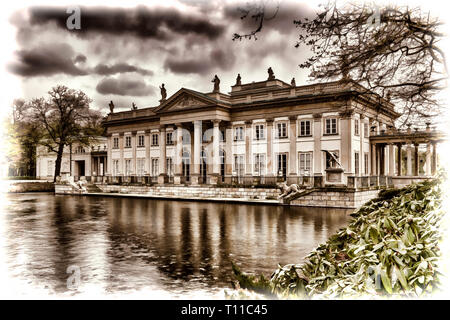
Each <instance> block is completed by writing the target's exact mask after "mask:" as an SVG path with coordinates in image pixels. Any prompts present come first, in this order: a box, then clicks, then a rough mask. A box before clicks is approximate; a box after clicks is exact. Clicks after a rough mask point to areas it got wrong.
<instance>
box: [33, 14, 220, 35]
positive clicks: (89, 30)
mask: <svg viewBox="0 0 450 320" xmlns="http://www.w3.org/2000/svg"><path fill="white" fill-rule="evenodd" d="M66 9H67V8H66V7H32V8H30V9H29V16H30V23H31V24H32V25H39V24H44V23H47V22H54V23H56V25H57V26H58V27H60V28H62V29H65V30H67V26H66V21H67V18H68V17H69V16H70V14H67V13H66ZM224 29H225V27H224V26H222V25H219V24H215V23H212V22H210V21H209V20H208V19H206V18H205V17H204V16H194V15H189V14H185V13H181V12H179V11H178V10H176V9H166V8H151V9H150V8H147V7H145V6H138V7H136V8H132V9H126V8H108V7H81V29H80V30H76V29H75V30H70V32H74V33H75V34H77V35H81V36H84V35H87V34H102V33H104V34H113V35H134V36H137V37H139V38H155V39H159V40H167V39H168V38H170V34H169V33H168V32H167V31H171V32H173V33H176V34H180V35H186V34H191V33H193V34H197V35H200V36H203V37H206V38H208V39H209V40H213V39H216V38H218V37H219V36H220V35H221V34H222V33H223V31H224ZM68 31H69V30H68Z"/></svg>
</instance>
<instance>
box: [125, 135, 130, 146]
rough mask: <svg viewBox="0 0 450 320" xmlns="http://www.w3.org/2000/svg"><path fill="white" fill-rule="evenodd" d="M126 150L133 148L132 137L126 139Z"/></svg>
mask: <svg viewBox="0 0 450 320" xmlns="http://www.w3.org/2000/svg"><path fill="white" fill-rule="evenodd" d="M125 148H131V137H125Z"/></svg>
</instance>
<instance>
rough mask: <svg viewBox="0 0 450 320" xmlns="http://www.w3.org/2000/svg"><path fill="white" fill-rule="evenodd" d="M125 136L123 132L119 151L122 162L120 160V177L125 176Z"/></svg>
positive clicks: (120, 135)
mask: <svg viewBox="0 0 450 320" xmlns="http://www.w3.org/2000/svg"><path fill="white" fill-rule="evenodd" d="M124 140H125V136H124V134H123V132H121V133H120V134H119V150H120V160H119V172H120V175H122V176H124V175H125V160H124V155H123V148H124V147H125V141H124Z"/></svg>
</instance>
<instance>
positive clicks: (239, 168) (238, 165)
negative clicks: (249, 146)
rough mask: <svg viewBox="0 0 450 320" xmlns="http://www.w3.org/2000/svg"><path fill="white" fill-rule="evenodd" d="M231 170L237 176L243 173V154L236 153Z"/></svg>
mask: <svg viewBox="0 0 450 320" xmlns="http://www.w3.org/2000/svg"><path fill="white" fill-rule="evenodd" d="M233 172H234V173H235V174H236V175H238V176H243V175H244V173H245V172H244V155H243V154H236V155H235V156H234V162H233Z"/></svg>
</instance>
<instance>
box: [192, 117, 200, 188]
mask: <svg viewBox="0 0 450 320" xmlns="http://www.w3.org/2000/svg"><path fill="white" fill-rule="evenodd" d="M193 140H194V148H193V151H192V152H193V157H192V158H193V163H192V184H194V185H195V184H198V177H199V176H200V152H201V148H202V121H201V120H195V121H194V139H193Z"/></svg>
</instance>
